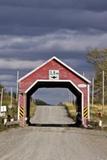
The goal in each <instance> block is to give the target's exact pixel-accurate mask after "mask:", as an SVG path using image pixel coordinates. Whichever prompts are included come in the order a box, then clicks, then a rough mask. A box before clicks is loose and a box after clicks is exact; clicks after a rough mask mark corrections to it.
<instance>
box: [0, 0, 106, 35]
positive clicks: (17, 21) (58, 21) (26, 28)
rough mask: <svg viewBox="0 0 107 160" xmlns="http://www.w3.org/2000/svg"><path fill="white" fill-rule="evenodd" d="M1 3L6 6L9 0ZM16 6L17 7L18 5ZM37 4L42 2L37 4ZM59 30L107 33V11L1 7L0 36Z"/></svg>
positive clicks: (35, 33)
mask: <svg viewBox="0 0 107 160" xmlns="http://www.w3.org/2000/svg"><path fill="white" fill-rule="evenodd" d="M3 1H4V0H3ZM9 2H10V1H9ZM17 2H18V1H17ZM87 2H88V1H87ZM1 3H5V4H6V1H4V2H2V1H1ZM13 3H14V4H16V6H17V3H15V2H13ZM30 3H31V4H32V3H35V2H34V1H33V2H30ZM38 3H40V2H39V1H38ZM52 3H54V2H52ZM72 3H74V2H72ZM75 3H76V2H75ZM101 3H102V1H101ZM10 4H11V2H10ZM43 4H44V2H43ZM49 4H51V3H49ZM61 4H62V3H60V5H61ZM66 4H67V2H66ZM81 4H84V3H81ZM93 4H94V2H93ZM25 5H26V3H25ZM84 5H85V4H84ZM43 6H44V5H43ZM96 6H97V5H96ZM104 6H105V5H104ZM59 28H68V29H72V30H78V31H84V30H87V31H88V30H90V29H94V30H101V31H107V11H105V12H94V11H88V10H84V9H83V10H82V9H81V10H80V9H79V10H77V9H74V8H73V9H51V8H48V9H47V8H42V9H41V8H38V7H37V8H36V9H35V8H29V7H13V6H11V5H10V6H8V2H7V5H3V6H2V5H0V34H16V35H21V34H22V35H30V34H31V35H37V34H42V33H43V34H44V33H48V32H52V31H55V30H57V29H59Z"/></svg>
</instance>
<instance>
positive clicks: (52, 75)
mask: <svg viewBox="0 0 107 160" xmlns="http://www.w3.org/2000/svg"><path fill="white" fill-rule="evenodd" d="M49 79H51V80H58V79H59V70H49Z"/></svg>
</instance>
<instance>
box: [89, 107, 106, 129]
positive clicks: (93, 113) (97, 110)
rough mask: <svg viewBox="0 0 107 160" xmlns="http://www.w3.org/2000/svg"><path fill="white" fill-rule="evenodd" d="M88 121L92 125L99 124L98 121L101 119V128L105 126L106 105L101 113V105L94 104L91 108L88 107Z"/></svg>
mask: <svg viewBox="0 0 107 160" xmlns="http://www.w3.org/2000/svg"><path fill="white" fill-rule="evenodd" d="M98 113H101V115H102V116H101V117H99V114H98ZM90 118H91V119H90V121H91V122H93V123H99V120H100V119H101V120H102V122H103V126H107V105H105V106H104V108H103V112H102V105H99V104H96V105H94V106H93V108H91V107H90Z"/></svg>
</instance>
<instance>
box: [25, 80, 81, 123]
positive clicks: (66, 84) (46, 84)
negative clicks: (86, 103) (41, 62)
mask: <svg viewBox="0 0 107 160" xmlns="http://www.w3.org/2000/svg"><path fill="white" fill-rule="evenodd" d="M40 88H47V89H48V88H66V89H69V91H70V92H72V93H73V94H74V95H75V97H76V98H75V103H76V108H75V109H76V115H75V116H76V117H75V119H76V122H75V123H76V124H79V125H81V122H82V105H83V104H82V102H83V95H82V92H81V91H80V90H79V89H78V88H77V87H76V86H75V85H74V84H73V83H72V82H71V81H54V82H53V81H37V82H35V84H33V85H32V86H31V88H29V90H28V91H27V92H26V96H27V99H26V100H27V102H26V117H27V123H28V124H31V121H30V98H31V96H32V95H33V94H34V93H35V92H36V91H37V90H38V89H40Z"/></svg>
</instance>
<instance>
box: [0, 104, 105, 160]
mask: <svg viewBox="0 0 107 160" xmlns="http://www.w3.org/2000/svg"><path fill="white" fill-rule="evenodd" d="M47 108H48V107H47ZM41 109H42V110H43V108H42V107H41ZM41 109H40V110H41ZM52 109H53V108H52ZM60 109H61V110H63V111H64V108H63V107H61V108H60ZM47 110H48V109H47ZM45 111H46V109H45ZM60 112H62V111H60ZM64 112H65V111H64ZM49 113H51V111H50V112H48V114H49ZM45 114H46V113H45ZM60 114H61V115H64V117H63V118H64V119H65V117H66V116H65V114H62V113H60ZM43 115H44V114H43V113H41V114H40V117H41V116H42V117H41V119H42V118H43ZM56 115H59V114H56ZM48 116H49V115H48ZM45 117H46V121H45V123H47V122H48V120H47V116H45ZM53 119H54V118H53ZM56 119H57V120H58V117H57V118H56ZM33 120H34V122H35V120H36V119H35V118H34V119H32V122H33ZM43 120H44V119H42V120H41V121H42V122H43ZM41 121H40V120H38V121H37V122H38V123H39V122H41ZM68 121H69V120H67V122H66V123H68ZM62 122H63V121H62V119H61V121H60V123H62ZM64 122H65V121H64ZM51 123H56V120H55V121H51ZM58 123H59V121H58ZM0 160H107V133H105V132H103V131H95V130H88V129H81V128H73V127H71V128H69V127H32V126H30V127H25V128H17V129H11V130H8V131H4V132H1V133H0Z"/></svg>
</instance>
